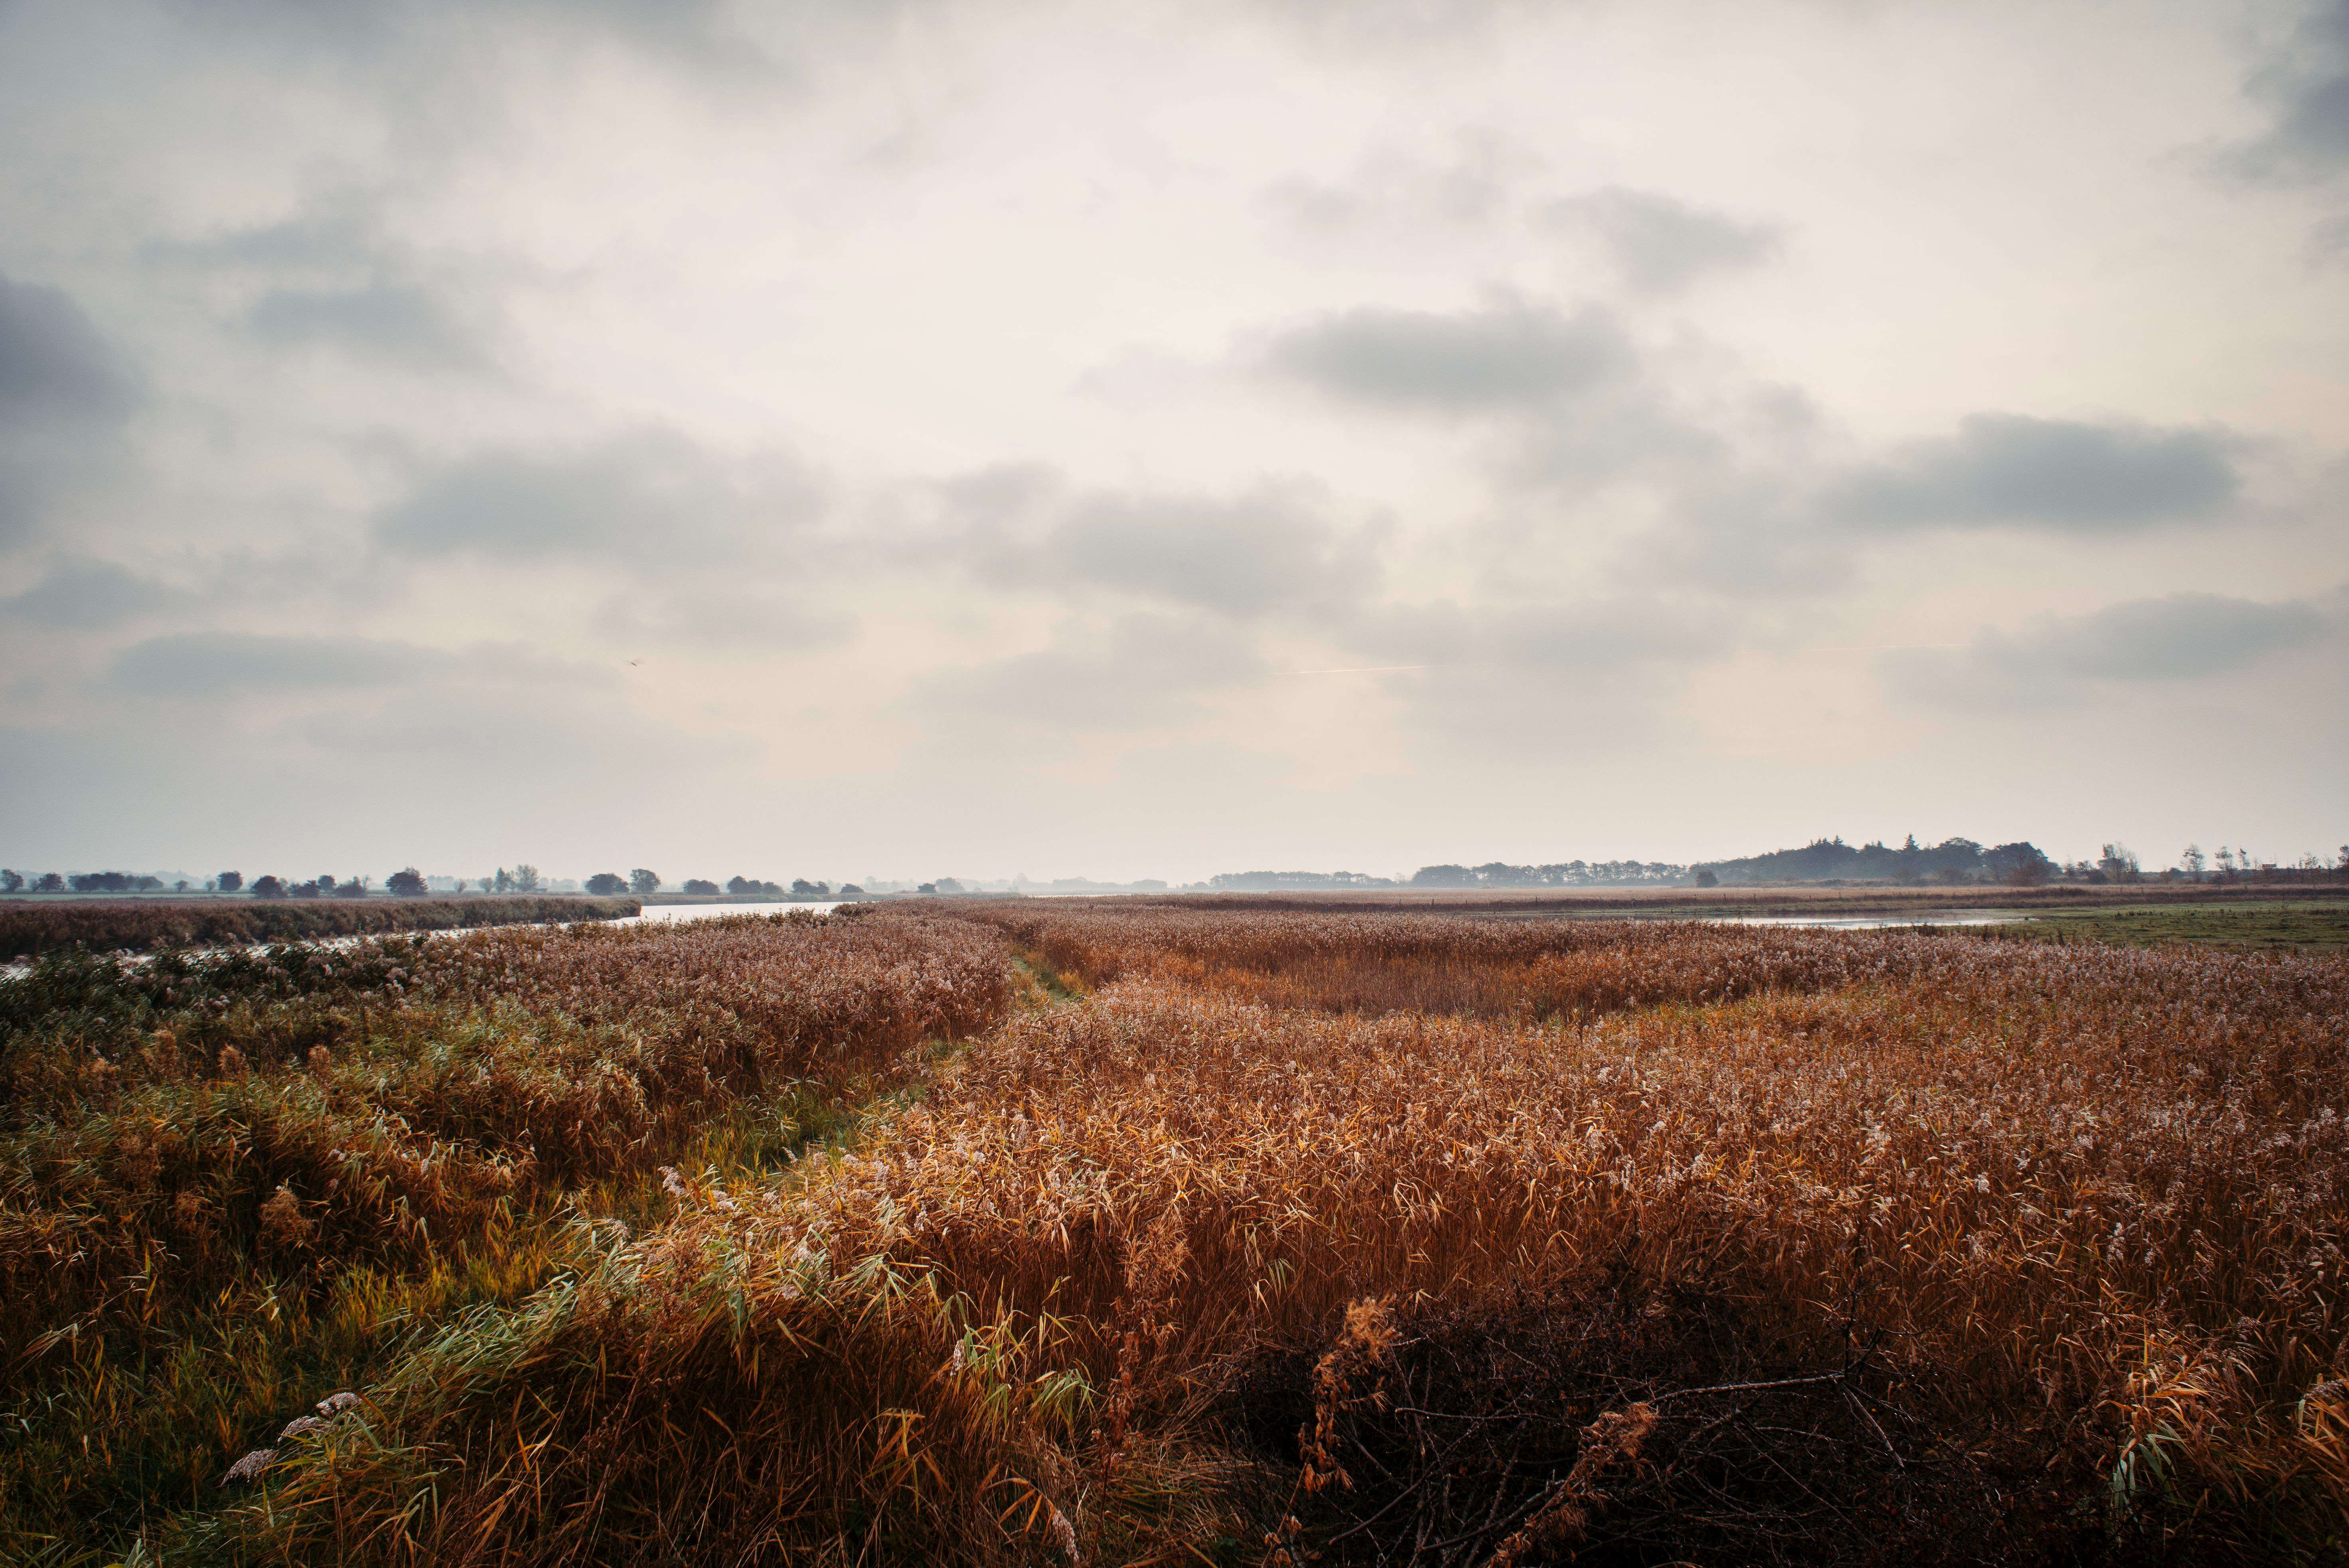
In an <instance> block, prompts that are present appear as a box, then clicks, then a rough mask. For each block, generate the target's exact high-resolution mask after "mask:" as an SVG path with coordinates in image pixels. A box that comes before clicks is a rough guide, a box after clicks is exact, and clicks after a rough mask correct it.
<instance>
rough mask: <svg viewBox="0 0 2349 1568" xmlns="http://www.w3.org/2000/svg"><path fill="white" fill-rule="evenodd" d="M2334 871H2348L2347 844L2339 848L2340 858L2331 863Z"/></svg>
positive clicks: (2348, 847) (2348, 854)
mask: <svg viewBox="0 0 2349 1568" xmlns="http://www.w3.org/2000/svg"><path fill="white" fill-rule="evenodd" d="M2333 869H2334V870H2335V871H2349V844H2344V845H2343V846H2341V858H2340V859H2338V860H2336V861H2334V862H2333Z"/></svg>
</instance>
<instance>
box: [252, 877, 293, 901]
mask: <svg viewBox="0 0 2349 1568" xmlns="http://www.w3.org/2000/svg"><path fill="white" fill-rule="evenodd" d="M253 896H254V898H284V897H285V883H283V882H281V881H279V880H278V879H277V878H276V877H255V878H254V884H253Z"/></svg>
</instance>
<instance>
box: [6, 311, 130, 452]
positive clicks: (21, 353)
mask: <svg viewBox="0 0 2349 1568" xmlns="http://www.w3.org/2000/svg"><path fill="white" fill-rule="evenodd" d="M136 400H137V389H136V384H135V383H134V381H133V380H132V379H131V377H130V375H129V372H128V371H127V370H126V369H124V368H123V366H122V364H121V362H120V360H119V359H118V358H116V356H115V353H114V350H113V349H112V348H109V346H108V345H107V342H106V340H105V339H104V338H103V337H99V336H98V328H97V327H93V326H92V325H90V319H89V317H88V316H86V315H84V314H83V313H82V309H81V307H80V306H78V305H76V304H75V303H74V301H73V299H72V296H69V295H67V293H66V292H65V290H63V289H61V288H52V287H49V286H47V285H45V284H37V283H12V282H10V281H9V280H8V279H7V278H5V277H0V420H5V421H7V422H8V423H9V424H10V425H12V426H13V425H18V424H25V423H29V424H44V425H46V424H69V423H79V422H84V421H114V420H119V419H120V418H121V417H122V416H124V415H125V414H127V413H129V411H130V409H131V407H132V405H133V404H134V403H135V402H136Z"/></svg>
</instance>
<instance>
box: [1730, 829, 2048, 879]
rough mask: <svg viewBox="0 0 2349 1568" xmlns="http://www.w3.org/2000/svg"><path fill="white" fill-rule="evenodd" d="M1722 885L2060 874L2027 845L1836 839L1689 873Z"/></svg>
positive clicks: (1912, 837)
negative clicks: (1894, 844) (1704, 875)
mask: <svg viewBox="0 0 2349 1568" xmlns="http://www.w3.org/2000/svg"><path fill="white" fill-rule="evenodd" d="M1690 869H1691V870H1692V872H1695V873H1704V872H1711V873H1712V874H1713V877H1715V878H1717V879H1718V880H1720V881H1722V882H1832V881H1850V882H1927V881H1948V882H1981V881H1992V882H2033V881H2045V880H2047V879H2048V878H2050V877H2054V875H2055V874H2056V873H2057V871H2058V870H2059V869H2060V867H2057V866H2056V864H2055V862H2054V861H2053V860H2051V859H2049V858H2048V857H2047V856H2046V855H2045V854H2044V853H2042V852H2041V851H2040V849H2039V847H2038V846H2036V845H2033V844H2031V843H2028V842H2018V843H2014V844H2001V845H1998V846H1995V847H1993V848H1988V849H1985V848H1984V847H1982V846H1981V845H1979V844H1976V843H1975V842H1974V841H1973V840H1972V839H1971V838H1945V839H1943V840H1942V841H1941V842H1940V843H1939V844H1933V845H1924V844H1920V843H1918V842H1917V836H1916V835H1915V834H1910V835H1909V839H1908V842H1907V843H1905V844H1902V845H1901V846H1899V848H1897V849H1896V848H1893V847H1892V846H1889V845H1886V844H1883V843H1873V844H1863V845H1861V846H1858V847H1857V849H1855V848H1853V847H1852V846H1850V845H1848V844H1846V843H1845V842H1844V841H1843V840H1842V839H1841V838H1839V837H1837V838H1820V839H1815V840H1813V841H1812V842H1811V843H1808V844H1806V845H1804V846H1802V847H1801V848H1800V849H1778V850H1773V851H1772V852H1771V853H1769V854H1767V855H1749V856H1746V857H1744V858H1743V859H1741V860H1712V861H1706V862H1704V863H1703V864H1702V865H1698V866H1694V867H1690Z"/></svg>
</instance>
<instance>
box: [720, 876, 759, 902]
mask: <svg viewBox="0 0 2349 1568" xmlns="http://www.w3.org/2000/svg"><path fill="white" fill-rule="evenodd" d="M726 890H727V891H728V892H730V893H732V894H735V895H737V896H738V897H739V896H740V895H741V894H744V893H755V892H757V891H758V890H759V885H758V884H757V883H756V882H753V881H751V880H750V878H749V877H728V878H726Z"/></svg>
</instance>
